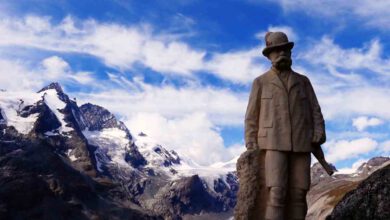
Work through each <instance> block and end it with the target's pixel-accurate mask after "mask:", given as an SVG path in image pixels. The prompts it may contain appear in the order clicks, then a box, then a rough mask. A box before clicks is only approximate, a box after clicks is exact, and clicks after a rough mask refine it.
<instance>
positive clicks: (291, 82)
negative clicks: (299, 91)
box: [270, 67, 299, 91]
mask: <svg viewBox="0 0 390 220" xmlns="http://www.w3.org/2000/svg"><path fill="white" fill-rule="evenodd" d="M279 72H280V71H279V70H277V69H276V68H274V67H272V68H271V74H270V75H271V79H270V81H271V83H272V84H274V85H276V86H278V87H280V88H281V89H285V88H284V86H283V83H282V81H281V80H280V78H279V77H278V75H277V74H279ZM298 83H299V77H298V74H296V73H295V72H294V71H293V70H290V76H289V77H288V83H287V91H290V90H291V88H292V87H294V86H295V85H297V84H298Z"/></svg>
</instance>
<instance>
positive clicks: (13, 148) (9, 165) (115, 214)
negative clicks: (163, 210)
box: [0, 141, 157, 219]
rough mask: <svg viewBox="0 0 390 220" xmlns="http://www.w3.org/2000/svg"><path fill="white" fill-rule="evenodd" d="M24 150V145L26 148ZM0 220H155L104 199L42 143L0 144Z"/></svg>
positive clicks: (99, 188)
mask: <svg viewBox="0 0 390 220" xmlns="http://www.w3.org/2000/svg"><path fill="white" fill-rule="evenodd" d="M27 143H28V145H25V144H27ZM0 147H1V148H7V149H9V150H8V151H2V154H1V155H0V219H125V218H127V219H157V218H154V217H152V216H148V215H146V214H143V213H141V212H139V211H135V210H132V209H130V208H127V207H124V206H118V205H117V204H115V203H114V202H113V201H110V199H108V197H107V194H108V191H109V188H110V186H109V185H107V184H106V185H102V184H101V183H98V182H96V181H94V180H93V179H91V178H90V177H89V176H87V175H84V174H82V173H80V172H78V171H77V170H75V169H74V168H73V167H71V166H70V165H69V164H68V163H67V161H66V159H65V158H64V157H63V156H61V155H58V154H56V153H54V152H53V148H52V146H51V145H50V144H49V143H47V142H45V141H37V142H31V141H20V142H13V143H11V142H10V143H9V144H1V146H0Z"/></svg>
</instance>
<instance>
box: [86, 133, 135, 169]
mask: <svg viewBox="0 0 390 220" xmlns="http://www.w3.org/2000/svg"><path fill="white" fill-rule="evenodd" d="M83 134H84V136H85V137H86V138H87V140H88V143H89V144H92V145H95V146H98V147H99V148H98V150H99V152H101V154H104V153H105V154H107V156H109V157H110V158H111V161H106V162H109V163H117V164H118V165H120V166H123V167H128V168H132V167H131V166H130V165H129V164H128V163H127V162H126V160H125V156H126V153H127V151H126V150H127V149H128V148H129V147H130V143H131V142H130V140H129V139H128V138H127V136H126V132H125V131H123V130H121V129H119V128H105V129H103V130H101V131H89V130H88V129H86V130H84V131H83ZM100 156H101V155H100ZM95 157H96V160H97V161H98V162H100V161H99V160H101V158H99V155H96V154H95ZM98 167H99V168H100V165H98Z"/></svg>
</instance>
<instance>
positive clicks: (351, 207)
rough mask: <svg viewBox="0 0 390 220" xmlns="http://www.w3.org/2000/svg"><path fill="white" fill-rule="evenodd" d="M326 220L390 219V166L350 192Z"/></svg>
mask: <svg viewBox="0 0 390 220" xmlns="http://www.w3.org/2000/svg"><path fill="white" fill-rule="evenodd" d="M326 219H327V220H333V219H335V220H336V219H373V220H385V219H390V164H389V165H387V166H385V167H384V168H382V169H380V170H378V171H375V172H374V173H373V174H372V175H370V176H369V177H368V178H367V179H365V180H364V181H362V182H361V183H360V184H359V185H358V186H357V187H356V189H355V190H352V191H350V192H348V193H347V194H346V195H345V196H344V197H343V199H342V200H341V201H340V202H339V203H338V204H337V205H336V207H335V208H334V210H333V211H332V213H331V215H330V216H329V217H328V218H326Z"/></svg>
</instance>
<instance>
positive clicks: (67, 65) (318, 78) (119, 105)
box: [0, 0, 390, 169]
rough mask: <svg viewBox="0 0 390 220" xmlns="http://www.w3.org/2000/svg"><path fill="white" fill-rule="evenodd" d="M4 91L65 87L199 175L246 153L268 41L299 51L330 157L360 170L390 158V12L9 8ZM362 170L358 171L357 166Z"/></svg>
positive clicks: (176, 0) (160, 6)
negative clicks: (280, 39)
mask: <svg viewBox="0 0 390 220" xmlns="http://www.w3.org/2000/svg"><path fill="white" fill-rule="evenodd" d="M0 2H1V4H0V14H1V15H0V52H1V53H0V64H1V66H2V69H1V70H0V72H1V74H0V79H1V82H0V87H1V88H3V89H7V90H29V91H37V90H39V88H40V87H42V86H44V85H46V84H48V83H50V82H52V81H58V82H60V83H61V84H62V85H63V87H64V89H65V91H66V92H67V93H68V94H69V95H70V96H71V97H76V98H77V101H78V103H79V104H83V103H85V102H92V103H95V104H99V105H102V106H104V107H106V108H107V109H109V110H110V111H112V112H114V113H115V114H116V115H117V116H118V117H119V118H120V119H121V120H123V121H124V122H125V123H126V124H127V125H128V127H129V128H130V130H131V132H132V133H133V134H137V133H138V132H140V131H143V132H145V133H147V134H149V135H150V136H152V137H153V138H155V139H156V140H158V141H159V142H160V143H162V144H164V145H165V146H166V147H167V148H170V149H175V150H177V151H178V152H179V153H182V154H186V155H188V156H190V157H192V158H193V159H194V160H195V161H197V162H198V163H201V164H210V163H213V162H217V161H226V160H229V159H231V158H233V157H235V156H238V155H239V154H240V153H241V152H242V151H243V149H244V147H243V145H244V143H243V116H244V114H245V108H246V104H247V99H248V92H249V90H250V86H251V82H252V80H253V79H254V78H255V77H256V76H258V75H260V74H262V73H263V72H264V71H266V70H267V69H268V68H269V66H270V64H269V62H268V60H267V59H266V58H265V57H263V56H262V54H261V51H262V48H263V47H264V41H263V37H264V34H265V33H266V32H267V31H284V32H286V33H287V34H288V36H289V38H290V40H292V41H294V42H295V47H294V49H293V69H294V70H296V71H297V72H300V73H302V74H305V75H307V76H308V77H309V78H310V80H311V82H312V84H313V86H314V89H315V91H316V92H317V96H318V98H319V102H320V105H321V107H322V111H323V114H324V116H325V120H326V129H327V134H328V135H327V136H328V142H327V144H325V145H324V149H325V153H326V156H327V157H328V159H329V160H330V161H332V162H333V163H335V164H336V165H337V167H339V168H345V169H348V168H351V167H353V165H354V163H355V164H358V163H360V162H362V161H364V160H366V159H368V158H370V157H372V156H378V155H383V156H389V152H390V136H389V134H388V133H389V130H390V127H389V125H388V121H389V119H390V110H389V109H390V97H389V94H390V81H389V78H390V57H389V50H390V44H389V33H390V32H389V29H390V11H389V10H390V9H389V8H390V3H389V2H388V1H375V2H373V1H369V0H359V1H353V2H352V1H336V0H331V1H310V0H299V1H294V3H292V2H293V1H286V0H275V1H271V0H269V1H260V0H246V1H238V0H225V1H222V0H220V1H218V0H216V1H201V0H188V1H184V0H172V1H157V0H155V1H152V0H144V1H120V0H116V1H103V0H99V1H92V0H91V1H89V0H84V1H47V0H32V1H24V0H21V1H0ZM355 166H356V165H355Z"/></svg>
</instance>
